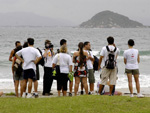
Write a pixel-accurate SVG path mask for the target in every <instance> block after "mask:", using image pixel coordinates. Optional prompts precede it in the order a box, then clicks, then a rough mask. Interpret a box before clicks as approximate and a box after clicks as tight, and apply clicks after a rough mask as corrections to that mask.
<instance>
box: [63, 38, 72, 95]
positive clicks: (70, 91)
mask: <svg viewBox="0 0 150 113" xmlns="http://www.w3.org/2000/svg"><path fill="white" fill-rule="evenodd" d="M63 45H64V46H67V40H65V39H61V40H60V46H63ZM68 54H69V53H68ZM68 80H69V96H72V87H73V80H72V81H70V79H69V78H68Z"/></svg>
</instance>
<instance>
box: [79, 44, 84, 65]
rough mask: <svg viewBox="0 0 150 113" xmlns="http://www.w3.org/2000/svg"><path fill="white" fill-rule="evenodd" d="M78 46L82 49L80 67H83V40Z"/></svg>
mask: <svg viewBox="0 0 150 113" xmlns="http://www.w3.org/2000/svg"><path fill="white" fill-rule="evenodd" d="M78 47H79V49H80V53H79V59H80V68H82V67H83V63H84V53H83V47H84V44H83V42H80V43H79V44H78Z"/></svg>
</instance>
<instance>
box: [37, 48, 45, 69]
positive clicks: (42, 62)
mask: <svg viewBox="0 0 150 113" xmlns="http://www.w3.org/2000/svg"><path fill="white" fill-rule="evenodd" d="M37 49H38V50H39V52H40V54H41V56H42V59H41V60H40V61H39V62H38V63H37V65H41V66H44V63H45V61H44V57H43V55H42V51H41V50H40V49H39V48H37Z"/></svg>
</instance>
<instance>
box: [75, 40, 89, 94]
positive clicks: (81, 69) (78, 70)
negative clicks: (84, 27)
mask: <svg viewBox="0 0 150 113" xmlns="http://www.w3.org/2000/svg"><path fill="white" fill-rule="evenodd" d="M83 47H84V44H83V42H80V43H79V44H78V48H79V51H77V52H74V54H73V63H74V77H75V88H74V90H75V96H76V95H77V92H78V88H79V83H80V79H81V80H82V83H83V87H84V89H85V92H86V94H88V85H87V64H86V63H87V61H86V60H87V58H88V53H87V52H85V51H83Z"/></svg>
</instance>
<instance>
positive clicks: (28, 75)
mask: <svg viewBox="0 0 150 113" xmlns="http://www.w3.org/2000/svg"><path fill="white" fill-rule="evenodd" d="M23 78H24V79H26V80H28V79H32V80H34V81H36V80H37V77H36V74H35V71H34V70H33V69H27V70H23Z"/></svg>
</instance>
